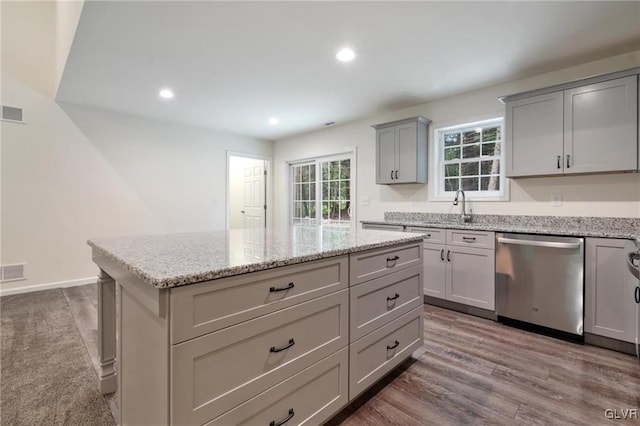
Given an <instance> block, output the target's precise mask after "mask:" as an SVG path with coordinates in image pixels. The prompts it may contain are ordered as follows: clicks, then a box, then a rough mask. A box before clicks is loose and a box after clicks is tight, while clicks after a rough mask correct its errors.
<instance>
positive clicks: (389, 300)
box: [387, 293, 400, 302]
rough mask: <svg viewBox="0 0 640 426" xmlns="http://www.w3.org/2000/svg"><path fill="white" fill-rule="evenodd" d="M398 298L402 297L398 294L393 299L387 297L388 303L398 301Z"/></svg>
mask: <svg viewBox="0 0 640 426" xmlns="http://www.w3.org/2000/svg"><path fill="white" fill-rule="evenodd" d="M398 297H400V295H399V294H398V293H396V295H395V296H393V297H389V296H387V301H388V302H391V301H392V300H396V299H397V298H398Z"/></svg>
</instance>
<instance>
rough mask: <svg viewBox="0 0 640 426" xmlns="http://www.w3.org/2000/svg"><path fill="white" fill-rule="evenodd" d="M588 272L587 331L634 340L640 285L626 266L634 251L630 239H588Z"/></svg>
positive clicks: (586, 294)
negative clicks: (636, 289) (637, 288)
mask: <svg viewBox="0 0 640 426" xmlns="http://www.w3.org/2000/svg"><path fill="white" fill-rule="evenodd" d="M586 241H587V247H586V253H585V256H586V260H587V261H586V265H587V267H586V271H585V274H586V276H585V328H584V329H585V331H586V332H587V333H591V334H596V335H598V336H604V337H609V338H612V339H617V340H622V341H625V342H633V341H634V339H635V332H636V330H635V327H636V325H635V320H636V316H635V315H636V303H635V300H634V290H635V287H636V285H637V282H636V280H635V279H634V277H633V275H631V273H629V271H628V269H627V266H626V259H627V255H628V254H629V253H630V252H632V251H634V244H633V242H632V241H628V240H618V239H608V238H587V240H586Z"/></svg>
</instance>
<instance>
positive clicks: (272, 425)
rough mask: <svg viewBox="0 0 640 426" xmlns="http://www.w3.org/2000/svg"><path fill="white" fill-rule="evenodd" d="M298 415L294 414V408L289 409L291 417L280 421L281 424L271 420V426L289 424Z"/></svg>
mask: <svg viewBox="0 0 640 426" xmlns="http://www.w3.org/2000/svg"><path fill="white" fill-rule="evenodd" d="M295 415H296V413H294V412H293V408H290V409H289V415H288V416H287V417H285V418H284V419H282V420H280V421H279V422H276V421H275V420H271V423H269V426H282V425H283V424H285V423H286V422H288V421H289V420H291V419H292V418H293V416H295Z"/></svg>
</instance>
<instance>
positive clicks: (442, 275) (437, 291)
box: [422, 244, 447, 299]
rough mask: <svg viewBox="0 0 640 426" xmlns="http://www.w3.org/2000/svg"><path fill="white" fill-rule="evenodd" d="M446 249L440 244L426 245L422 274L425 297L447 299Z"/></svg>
mask: <svg viewBox="0 0 640 426" xmlns="http://www.w3.org/2000/svg"><path fill="white" fill-rule="evenodd" d="M446 251H447V250H446V248H445V246H444V245H440V244H425V245H424V259H423V262H424V263H423V266H422V267H423V268H424V274H422V282H423V288H424V295H425V296H431V297H439V298H440V299H445V298H446V295H445V294H446V293H445V288H446V286H445V281H446V273H447V264H446V258H445V254H446Z"/></svg>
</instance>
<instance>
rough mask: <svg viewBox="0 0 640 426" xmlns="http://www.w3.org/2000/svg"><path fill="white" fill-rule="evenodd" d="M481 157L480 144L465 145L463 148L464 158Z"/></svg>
mask: <svg viewBox="0 0 640 426" xmlns="http://www.w3.org/2000/svg"><path fill="white" fill-rule="evenodd" d="M478 157H480V145H470V146H465V147H464V148H463V149H462V158H478Z"/></svg>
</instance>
